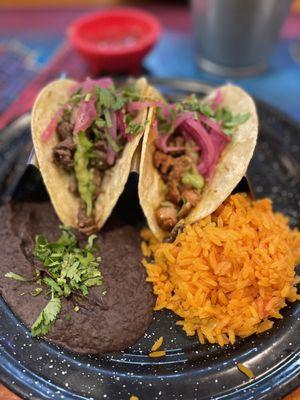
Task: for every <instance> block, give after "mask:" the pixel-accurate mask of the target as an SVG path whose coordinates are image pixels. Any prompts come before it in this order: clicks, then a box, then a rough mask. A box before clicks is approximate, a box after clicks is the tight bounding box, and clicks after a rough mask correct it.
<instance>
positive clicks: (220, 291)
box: [141, 194, 300, 346]
mask: <svg viewBox="0 0 300 400" xmlns="http://www.w3.org/2000/svg"><path fill="white" fill-rule="evenodd" d="M141 234H142V238H143V240H144V241H143V242H142V251H143V254H144V256H145V257H147V258H148V257H149V256H151V257H152V258H153V262H149V261H147V258H145V259H144V260H143V265H144V266H145V267H146V270H147V274H148V278H147V280H148V281H149V282H152V284H153V290H154V293H155V294H156V295H157V300H156V305H155V310H161V309H163V308H167V309H169V310H172V311H173V312H175V313H176V314H177V315H178V316H179V317H180V318H181V319H180V320H179V321H178V322H177V324H178V325H182V328H183V329H184V331H185V332H186V334H187V335H189V336H190V335H194V334H197V335H198V337H199V341H200V342H201V343H205V342H206V341H208V342H209V343H218V344H219V345H221V346H223V345H225V344H227V343H232V344H233V343H234V342H235V340H236V337H237V336H239V337H242V338H243V337H246V336H249V335H252V334H253V333H260V332H263V331H266V330H268V329H270V328H271V327H272V325H273V321H271V320H270V318H282V315H281V314H280V309H281V308H283V307H285V306H286V301H291V302H293V301H296V300H297V299H300V295H298V294H297V288H296V284H297V283H298V282H299V278H298V277H296V273H295V266H296V264H297V262H299V261H300V233H299V232H298V231H297V230H291V229H290V228H289V226H288V220H287V218H286V217H285V216H284V215H282V214H280V213H274V212H273V211H272V202H271V200H269V199H263V200H258V201H252V200H251V199H250V198H249V197H248V196H247V195H245V194H235V195H232V196H230V197H229V198H228V199H227V200H226V201H225V202H224V203H223V204H222V205H221V206H220V207H219V208H218V209H217V210H216V211H215V212H214V213H213V214H212V215H210V216H208V217H206V218H204V219H203V220H201V221H199V222H197V223H195V224H193V225H187V226H186V227H185V229H184V231H183V232H181V233H179V235H178V236H177V238H176V240H175V242H174V243H160V242H158V241H157V240H156V239H155V238H154V236H153V235H152V234H151V232H150V231H149V230H146V229H145V230H143V231H142V233H141Z"/></svg>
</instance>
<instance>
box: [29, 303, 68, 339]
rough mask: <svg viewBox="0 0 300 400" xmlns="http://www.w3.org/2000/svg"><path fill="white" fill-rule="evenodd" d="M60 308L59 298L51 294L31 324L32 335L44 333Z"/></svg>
mask: <svg viewBox="0 0 300 400" xmlns="http://www.w3.org/2000/svg"><path fill="white" fill-rule="evenodd" d="M60 309H61V300H60V299H59V298H58V297H54V296H52V298H51V300H50V301H49V303H48V304H47V305H46V307H45V308H44V309H43V310H42V311H41V313H40V314H39V316H38V317H37V319H36V321H35V322H34V323H33V325H32V326H31V335H32V336H33V337H36V336H44V335H46V333H47V332H48V331H49V329H50V326H51V325H52V323H53V322H54V321H55V320H56V318H57V317H58V315H59V313H60Z"/></svg>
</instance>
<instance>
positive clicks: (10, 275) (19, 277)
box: [4, 272, 28, 282]
mask: <svg viewBox="0 0 300 400" xmlns="http://www.w3.org/2000/svg"><path fill="white" fill-rule="evenodd" d="M4 276H5V278H10V279H14V280H15V281H20V282H27V281H28V279H26V278H24V277H23V276H22V275H19V274H15V273H14V272H7V273H6V274H5V275H4Z"/></svg>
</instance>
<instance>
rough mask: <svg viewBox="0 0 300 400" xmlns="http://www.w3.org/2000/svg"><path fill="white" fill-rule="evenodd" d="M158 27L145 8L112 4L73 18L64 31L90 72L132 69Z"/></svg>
mask: <svg viewBox="0 0 300 400" xmlns="http://www.w3.org/2000/svg"><path fill="white" fill-rule="evenodd" d="M160 31H161V27H160V24H159V22H158V20H157V19H156V18H155V17H154V16H152V15H151V14H149V13H148V12H145V11H141V10H138V9H135V8H112V9H106V10H104V11H99V12H95V13H92V14H89V15H86V16H84V17H81V18H79V19H77V20H76V21H74V22H73V23H72V24H71V26H70V28H69V29H68V35H69V38H70V41H71V43H72V45H73V46H74V48H75V49H76V50H77V51H78V52H79V54H80V55H81V56H82V57H83V58H84V59H85V60H86V61H87V62H88V64H89V65H90V67H91V69H92V71H93V72H95V73H97V72H100V71H101V72H105V73H116V72H129V73H135V72H137V71H138V70H139V68H140V66H141V62H142V59H143V58H144V57H145V55H146V54H147V53H148V52H149V51H150V50H151V48H152V47H153V46H154V44H155V43H156V42H157V40H158V37H159V35H160Z"/></svg>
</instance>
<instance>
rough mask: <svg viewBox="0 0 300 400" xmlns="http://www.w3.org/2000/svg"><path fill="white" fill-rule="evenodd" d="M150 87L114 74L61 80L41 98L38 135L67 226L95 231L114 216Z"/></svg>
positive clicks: (42, 162)
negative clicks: (121, 82) (121, 81)
mask: <svg viewBox="0 0 300 400" xmlns="http://www.w3.org/2000/svg"><path fill="white" fill-rule="evenodd" d="M147 87H148V85H147V82H146V80H145V79H143V78H142V79H139V80H137V81H134V82H131V83H130V84H127V85H125V86H124V87H122V88H116V87H115V86H114V84H113V81H112V80H111V79H110V78H102V79H99V80H96V81H93V80H91V79H89V78H88V79H87V80H86V81H84V82H83V83H76V82H75V81H72V80H57V81H54V82H52V83H50V84H49V85H48V86H46V87H45V88H44V89H43V90H42V91H41V93H40V94H39V96H38V97H37V99H36V102H35V104H34V107H33V112H32V125H31V128H32V139H33V143H34V148H35V153H36V157H37V162H38V165H39V168H40V171H41V173H42V176H43V179H44V182H45V185H46V187H47V190H48V193H49V195H50V198H51V201H52V203H53V206H54V209H55V211H56V213H57V215H58V217H59V219H60V220H61V221H62V223H63V224H64V225H66V226H69V227H74V228H78V229H79V230H80V231H82V232H83V233H85V234H87V235H89V234H91V233H92V232H94V231H97V230H98V229H100V228H101V227H102V226H103V224H104V223H105V221H106V220H107V218H108V217H109V215H110V213H111V211H112V209H113V207H114V205H115V204H116V202H117V200H118V198H119V196H120V194H121V193H122V191H123V189H124V186H125V183H126V180H127V178H128V175H129V173H130V168H131V161H132V157H133V154H134V152H135V150H136V148H137V146H138V144H139V141H140V139H141V136H142V135H143V132H144V129H145V125H146V121H147V112H148V110H147V108H146V107H145V108H141V107H139V101H140V100H141V99H142V98H143V94H144V93H145V92H146V90H147ZM137 105H138V106H137Z"/></svg>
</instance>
